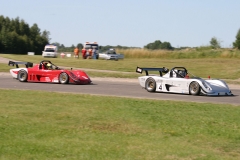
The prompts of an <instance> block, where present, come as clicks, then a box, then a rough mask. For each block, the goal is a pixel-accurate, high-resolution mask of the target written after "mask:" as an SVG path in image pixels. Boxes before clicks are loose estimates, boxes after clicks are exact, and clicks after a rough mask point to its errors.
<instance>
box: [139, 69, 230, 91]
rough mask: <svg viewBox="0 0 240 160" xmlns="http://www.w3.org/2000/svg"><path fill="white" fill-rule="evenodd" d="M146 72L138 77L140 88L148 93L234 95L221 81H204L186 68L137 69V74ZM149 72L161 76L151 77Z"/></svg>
mask: <svg viewBox="0 0 240 160" xmlns="http://www.w3.org/2000/svg"><path fill="white" fill-rule="evenodd" d="M143 71H145V72H146V76H141V77H138V80H139V83H140V86H141V87H143V88H145V89H146V90H147V91H148V92H165V93H181V94H190V95H200V94H202V95H208V96H219V95H222V96H230V95H233V94H232V92H231V90H230V89H229V87H228V85H227V84H226V82H224V81H223V80H220V79H208V80H204V79H202V78H199V77H195V76H194V75H193V74H191V73H189V72H188V71H187V69H186V68H184V67H174V68H172V69H171V70H169V69H167V68H165V67H163V68H140V67H137V68H136V72H137V73H142V72H143ZM149 71H158V72H159V74H160V75H149V73H148V72H149Z"/></svg>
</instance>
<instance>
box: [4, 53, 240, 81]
mask: <svg viewBox="0 0 240 160" xmlns="http://www.w3.org/2000/svg"><path fill="white" fill-rule="evenodd" d="M0 56H2V57H6V58H10V59H16V60H17V61H29V62H33V63H39V62H40V61H41V60H43V58H42V56H27V55H12V54H0ZM49 60H51V61H52V62H53V63H54V64H56V65H58V66H66V67H67V68H70V67H73V68H88V69H98V70H102V71H101V72H94V71H92V72H88V74H89V75H90V76H93V77H95V76H101V77H104V76H108V77H123V78H136V77H138V76H139V74H136V73H135V70H136V67H137V66H139V67H167V68H169V69H171V68H172V67H175V66H184V67H186V68H187V69H188V71H189V72H191V73H193V74H194V75H196V76H199V77H203V78H206V77H208V76H211V77H212V78H218V79H229V80H234V79H239V78H240V63H239V59H237V58H192V59H166V58H165V59H164V58H163V59H161V58H126V59H124V60H119V61H106V60H83V59H74V58H64V59H62V58H51V59H49ZM2 66H3V65H0V72H3V71H8V69H6V67H5V66H4V67H2ZM105 70H111V71H118V72H111V73H106V72H105ZM123 72H129V74H126V73H123Z"/></svg>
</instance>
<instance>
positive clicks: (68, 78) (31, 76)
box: [8, 60, 92, 84]
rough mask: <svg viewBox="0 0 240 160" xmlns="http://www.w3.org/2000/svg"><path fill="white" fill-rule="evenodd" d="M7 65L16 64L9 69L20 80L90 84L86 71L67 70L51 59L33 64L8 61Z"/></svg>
mask: <svg viewBox="0 0 240 160" xmlns="http://www.w3.org/2000/svg"><path fill="white" fill-rule="evenodd" d="M19 64H23V65H25V66H26V67H25V68H19ZM8 65H9V66H14V65H15V66H16V68H14V69H10V73H11V75H12V76H13V78H16V79H18V80H19V81H20V82H48V83H60V84H67V83H72V84H91V82H92V81H91V79H90V78H89V76H88V75H87V73H86V72H84V71H82V70H72V68H71V70H67V69H62V68H59V67H58V66H56V65H54V64H53V63H52V62H51V61H48V60H43V61H41V62H40V63H39V64H36V65H34V66H33V63H31V62H14V61H9V63H8Z"/></svg>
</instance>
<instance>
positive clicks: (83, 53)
mask: <svg viewBox="0 0 240 160" xmlns="http://www.w3.org/2000/svg"><path fill="white" fill-rule="evenodd" d="M86 53H87V50H86V49H85V48H83V49H82V58H83V59H86Z"/></svg>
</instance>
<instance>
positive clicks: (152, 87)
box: [145, 78, 156, 92]
mask: <svg viewBox="0 0 240 160" xmlns="http://www.w3.org/2000/svg"><path fill="white" fill-rule="evenodd" d="M145 88H146V90H147V91H148V92H155V91H156V82H155V80H154V79H153V78H148V79H147V80H146V83H145Z"/></svg>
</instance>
